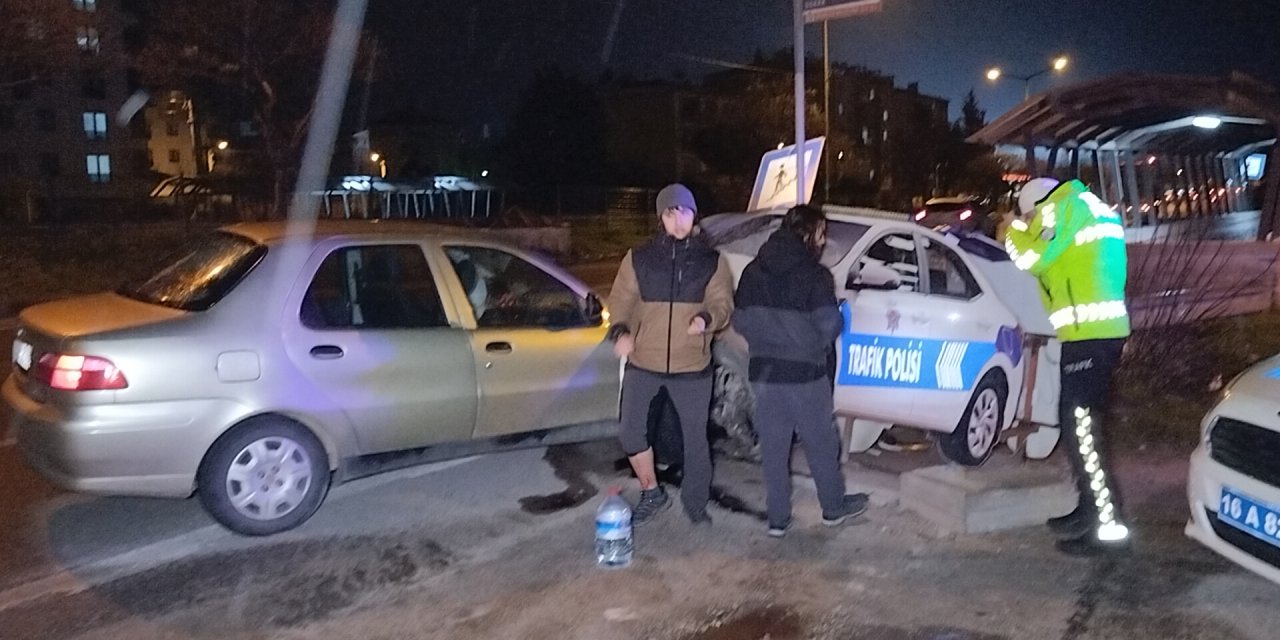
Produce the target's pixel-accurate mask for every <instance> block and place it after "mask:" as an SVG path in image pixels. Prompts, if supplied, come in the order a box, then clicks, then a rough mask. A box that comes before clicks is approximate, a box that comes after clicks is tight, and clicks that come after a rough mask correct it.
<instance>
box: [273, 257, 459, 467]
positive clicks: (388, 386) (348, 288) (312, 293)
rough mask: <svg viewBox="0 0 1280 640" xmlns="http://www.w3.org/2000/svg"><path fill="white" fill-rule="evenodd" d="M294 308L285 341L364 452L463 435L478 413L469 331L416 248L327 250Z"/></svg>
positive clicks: (312, 266)
mask: <svg viewBox="0 0 1280 640" xmlns="http://www.w3.org/2000/svg"><path fill="white" fill-rule="evenodd" d="M307 272H308V273H312V274H314V275H312V277H311V278H310V283H309V284H308V285H307V287H306V289H305V290H304V292H299V293H297V294H295V295H296V299H295V300H293V301H292V302H291V304H290V308H291V309H295V310H298V315H297V317H296V324H293V325H292V326H291V328H290V331H289V334H290V335H288V336H287V339H286V343H287V347H286V348H287V349H288V352H289V356H290V358H291V359H292V360H293V362H294V363H295V365H296V366H297V367H298V369H299V370H300V371H301V372H302V375H303V376H305V377H306V378H307V379H308V380H309V381H310V383H311V386H312V387H313V388H314V389H315V390H317V391H318V392H319V393H322V394H324V395H326V396H327V397H328V399H329V400H330V401H331V402H333V403H334V404H336V405H338V406H340V407H341V408H342V409H343V411H344V412H345V413H346V414H347V416H348V418H349V419H350V421H351V423H352V424H353V426H354V427H355V429H356V437H357V439H358V441H359V443H360V448H361V450H362V453H377V452H382V451H393V450H399V449H408V448H414V447H420V446H424V445H428V444H433V443H438V442H447V441H456V440H465V439H467V438H469V437H470V436H471V432H472V426H473V424H474V422H475V415H476V381H475V360H474V358H473V356H472V354H471V343H470V336H469V335H468V332H467V331H466V329H464V328H462V327H460V326H450V323H449V321H448V318H447V317H446V314H445V310H444V306H443V305H442V302H441V298H440V294H439V287H438V286H437V278H436V277H435V276H436V274H434V273H432V270H431V268H430V267H429V265H428V263H427V260H426V258H425V253H424V250H423V247H422V246H421V245H419V244H412V243H404V244H358V245H348V246H339V247H330V248H329V249H325V250H322V251H319V252H317V253H316V255H314V256H312V258H311V259H310V260H309V261H308V265H307Z"/></svg>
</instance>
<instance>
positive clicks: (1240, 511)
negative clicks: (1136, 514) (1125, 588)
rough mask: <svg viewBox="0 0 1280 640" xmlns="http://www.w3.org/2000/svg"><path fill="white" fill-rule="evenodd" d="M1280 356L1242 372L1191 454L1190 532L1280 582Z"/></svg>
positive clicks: (1208, 419)
mask: <svg viewBox="0 0 1280 640" xmlns="http://www.w3.org/2000/svg"><path fill="white" fill-rule="evenodd" d="M1277 398H1280V356H1273V357H1271V358H1269V359H1267V360H1264V361H1262V362H1260V363H1258V364H1256V365H1254V366H1253V367H1252V368H1250V369H1247V370H1246V371H1245V372H1244V373H1242V374H1240V376H1238V377H1237V378H1236V379H1235V380H1234V381H1232V383H1231V384H1229V385H1228V386H1227V387H1226V388H1225V389H1224V390H1223V392H1222V397H1221V400H1219V402H1218V404H1217V406H1215V407H1214V408H1213V409H1211V410H1210V411H1209V413H1208V414H1207V415H1206V416H1205V418H1204V421H1203V423H1202V425H1201V428H1202V436H1203V437H1201V439H1200V445H1199V446H1198V447H1196V450H1195V452H1194V453H1192V454H1191V466H1190V470H1189V472H1188V475H1187V498H1188V502H1189V503H1190V507H1191V518H1190V519H1189V520H1188V522H1187V527H1186V533H1187V535H1188V536H1190V537H1191V538H1193V539H1195V540H1197V541H1198V542H1200V543H1201V544H1203V545H1205V546H1206V547H1209V548H1210V549H1212V550H1214V551H1216V552H1217V553H1219V554H1220V555H1222V556H1224V557H1226V558H1227V559H1228V560H1231V561H1232V562H1234V563H1236V564H1238V565H1240V566H1242V567H1244V568H1246V569H1248V570H1250V571H1253V572H1254V573H1256V574H1258V575H1260V576H1262V577H1264V578H1267V579H1268V580H1271V581H1272V582H1276V583H1280V413H1278V412H1280V400H1277Z"/></svg>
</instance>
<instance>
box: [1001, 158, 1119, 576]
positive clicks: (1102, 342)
mask: <svg viewBox="0 0 1280 640" xmlns="http://www.w3.org/2000/svg"><path fill="white" fill-rule="evenodd" d="M1018 209H1019V212H1020V216H1019V217H1018V218H1017V219H1015V220H1014V221H1013V222H1012V223H1011V224H1010V226H1009V229H1008V231H1007V233H1006V236H1005V245H1006V248H1007V249H1008V251H1009V256H1010V257H1011V258H1012V259H1013V261H1014V263H1015V264H1017V266H1018V267H1019V268H1021V269H1023V270H1025V271H1028V272H1030V273H1031V274H1032V275H1035V276H1036V277H1037V278H1039V280H1040V284H1041V296H1042V298H1043V300H1044V303H1045V307H1046V308H1047V309H1048V311H1049V321H1050V323H1052V324H1053V326H1054V328H1055V329H1057V332H1058V339H1059V340H1060V341H1061V342H1062V365H1061V366H1062V392H1061V395H1060V396H1059V409H1058V417H1059V427H1060V428H1061V429H1062V430H1063V433H1065V434H1067V436H1068V437H1067V438H1066V439H1065V440H1064V441H1063V442H1064V443H1065V444H1066V445H1067V455H1068V457H1069V458H1070V460H1071V466H1072V470H1073V471H1074V474H1075V480H1076V488H1077V490H1078V491H1079V502H1078V504H1077V506H1076V508H1075V510H1073V511H1072V512H1071V513H1068V514H1067V515H1064V516H1062V517H1058V518H1053V519H1051V520H1049V522H1048V525H1049V528H1050V529H1051V530H1052V531H1053V532H1054V534H1055V535H1056V536H1057V537H1058V538H1059V542H1058V549H1059V550H1061V551H1063V552H1065V553H1068V554H1073V555H1087V554H1092V553H1097V552H1100V551H1110V550H1115V549H1120V548H1124V547H1126V546H1127V544H1128V539H1129V529H1128V527H1126V526H1125V525H1124V522H1123V520H1122V518H1121V515H1120V511H1119V507H1118V506H1117V495H1116V484H1115V476H1114V475H1112V473H1111V468H1110V466H1109V465H1108V464H1107V457H1106V451H1105V450H1104V447H1103V435H1104V433H1103V431H1104V426H1105V425H1106V422H1107V419H1108V417H1109V415H1108V408H1109V406H1110V396H1111V374H1112V371H1113V370H1114V369H1115V366H1116V364H1117V363H1118V362H1119V360H1120V355H1121V352H1122V351H1123V349H1124V342H1125V338H1127V337H1128V336H1129V314H1128V311H1127V309H1126V307H1125V300H1124V288H1125V280H1126V277H1127V274H1128V264H1127V263H1128V259H1127V256H1126V250H1125V240H1124V226H1123V225H1122V224H1121V221H1120V216H1119V215H1117V214H1116V213H1115V212H1114V211H1112V209H1111V207H1109V206H1107V205H1106V204H1103V202H1102V201H1101V200H1099V199H1098V197H1097V196H1095V195H1093V194H1092V193H1090V192H1089V190H1088V189H1087V188H1086V187H1085V186H1084V184H1083V183H1081V182H1080V181H1079V180H1071V181H1068V182H1064V183H1059V182H1058V181H1057V180H1055V179H1053V178H1037V179H1034V180H1031V181H1030V182H1028V183H1027V184H1026V185H1024V186H1023V188H1022V193H1021V194H1020V195H1019V197H1018Z"/></svg>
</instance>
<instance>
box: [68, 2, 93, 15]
mask: <svg viewBox="0 0 1280 640" xmlns="http://www.w3.org/2000/svg"><path fill="white" fill-rule="evenodd" d="M71 6H73V7H75V8H76V10H77V11H85V12H88V13H93V12H94V11H97V10H98V0H71Z"/></svg>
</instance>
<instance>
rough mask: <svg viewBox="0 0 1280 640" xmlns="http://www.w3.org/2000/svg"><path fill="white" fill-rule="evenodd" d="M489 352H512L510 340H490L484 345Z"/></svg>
mask: <svg viewBox="0 0 1280 640" xmlns="http://www.w3.org/2000/svg"><path fill="white" fill-rule="evenodd" d="M484 350H485V351H486V352H487V353H511V343H510V342H490V343H489V344H486V345H485V346H484Z"/></svg>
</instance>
